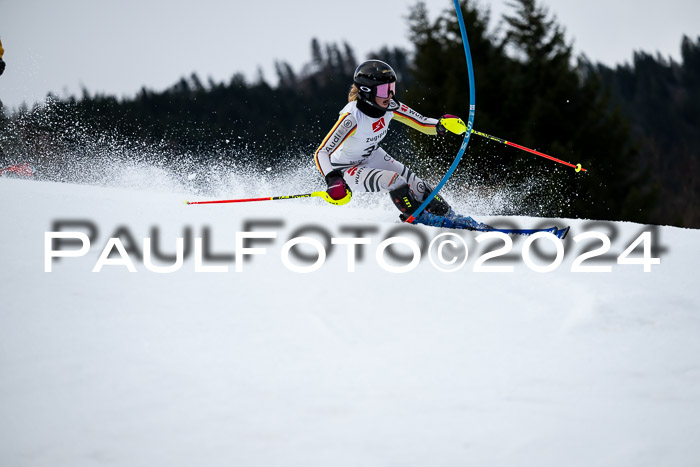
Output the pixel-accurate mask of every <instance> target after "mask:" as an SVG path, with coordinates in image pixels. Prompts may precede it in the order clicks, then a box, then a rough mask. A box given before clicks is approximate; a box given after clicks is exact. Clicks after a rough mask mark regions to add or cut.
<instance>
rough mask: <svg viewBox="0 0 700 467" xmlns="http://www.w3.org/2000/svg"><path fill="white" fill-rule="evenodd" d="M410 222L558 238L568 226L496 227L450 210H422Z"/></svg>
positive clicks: (449, 227)
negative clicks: (440, 213)
mask: <svg viewBox="0 0 700 467" xmlns="http://www.w3.org/2000/svg"><path fill="white" fill-rule="evenodd" d="M407 219H408V218H407V217H405V215H402V217H401V220H403V221H406V220H407ZM411 223H412V224H423V225H428V226H431V227H442V228H447V229H460V230H472V231H476V232H502V233H505V234H513V235H532V234H535V233H537V232H547V233H551V234H552V235H554V236H555V237H557V238H560V239H564V237H566V234H568V233H569V227H564V228H562V229H560V228H558V227H548V228H544V229H498V228H495V227H492V226H490V225H488V224H484V223H482V222H478V221H476V220H474V219H472V218H471V217H468V216H459V215H456V214H454V213H453V212H452V211H451V210H450V213H449V214H448V215H446V216H438V215H436V214H430V213H428V212H425V211H423V212H422V213H421V215H420V216H418V217H417V218H412V219H411Z"/></svg>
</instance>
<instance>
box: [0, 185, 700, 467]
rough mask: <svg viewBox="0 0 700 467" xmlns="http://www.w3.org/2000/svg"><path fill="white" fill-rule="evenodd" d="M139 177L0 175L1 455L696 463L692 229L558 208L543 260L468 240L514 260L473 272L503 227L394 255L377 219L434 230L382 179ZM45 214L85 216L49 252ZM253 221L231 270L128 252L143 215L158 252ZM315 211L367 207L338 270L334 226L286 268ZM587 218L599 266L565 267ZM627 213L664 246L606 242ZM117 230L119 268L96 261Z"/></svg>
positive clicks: (331, 222) (699, 373)
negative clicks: (320, 257) (286, 188)
mask: <svg viewBox="0 0 700 467" xmlns="http://www.w3.org/2000/svg"><path fill="white" fill-rule="evenodd" d="M140 185H141V186H138V187H132V188H104V187H94V186H79V185H69V184H58V183H50V182H35V181H25V180H9V179H2V178H0V199H2V200H3V202H2V205H1V206H0V219H2V228H1V229H0V236H1V241H0V265H1V266H0V284H1V285H0V287H2V300H1V303H2V304H1V305H0V307H1V310H2V311H0V465H2V466H3V467H5V466H7V467H10V466H12V467H22V466H33V467H34V466H47V467H48V466H50V467H57V466H71V467H74V466H98V465H115V466H130V467H135V466H144V467H146V466H148V467H152V466H156V465H162V466H192V465H203V466H231V465H236V466H329V465H333V466H390V465H397V466H398V465H401V466H427V465H430V466H464V465H474V466H509V467H510V466H552V467H561V466H563V465H566V466H592V465H595V466H611V467H612V466H614V467H619V466H650V467H652V466H653V467H657V466H659V465H669V466H670V465H672V466H676V467H679V466H697V465H700V444H698V442H697V440H698V439H700V339H699V338H698V336H700V295H699V294H698V292H697V285H698V283H697V276H695V272H694V270H695V268H697V266H698V258H700V246H699V242H700V233H699V232H698V231H697V230H686V229H678V228H671V227H661V228H658V229H650V228H647V227H645V226H641V225H636V224H630V223H603V224H599V225H597V226H594V225H593V224H591V223H587V222H586V221H581V220H571V221H569V220H559V221H557V222H556V223H557V224H559V225H563V224H570V225H571V226H572V230H571V233H570V234H569V237H568V238H567V240H566V241H565V242H564V246H565V255H564V259H563V262H562V264H561V265H560V266H559V267H558V268H557V269H556V270H555V271H554V272H549V273H537V272H534V271H532V270H531V269H530V268H529V267H528V266H527V265H526V264H525V263H524V262H523V260H522V259H521V258H520V256H519V255H520V252H521V251H522V249H523V245H524V241H525V240H524V238H522V237H518V238H515V239H514V246H513V249H512V251H511V252H510V253H509V255H508V257H507V259H506V260H505V261H504V262H498V261H496V260H490V261H487V262H486V263H485V265H487V266H488V265H490V266H504V265H506V266H507V265H512V266H513V270H514V271H513V272H511V273H506V272H502V273H498V272H496V273H478V272H474V271H473V269H474V265H475V262H476V260H477V258H478V257H479V256H480V255H481V254H483V253H484V252H487V251H493V250H495V249H497V248H498V247H499V246H501V245H502V244H503V243H502V242H501V243H499V242H498V241H490V242H485V243H483V244H477V243H476V242H475V237H476V234H474V233H469V232H464V233H460V236H461V238H463V239H464V240H465V242H466V243H467V244H468V246H469V248H470V252H469V257H468V260H467V262H466V264H465V265H464V267H463V268H462V269H461V270H460V271H458V272H454V273H444V272H440V271H438V270H437V269H436V268H435V267H434V266H433V265H432V264H431V263H430V261H429V260H428V259H427V257H426V256H425V255H424V256H423V259H422V260H421V261H420V263H418V265H417V266H416V267H415V268H414V269H413V270H411V271H410V272H407V273H404V274H397V273H392V272H389V271H387V270H385V269H386V268H384V267H382V266H381V265H380V264H379V263H378V262H377V259H376V257H375V252H376V251H377V247H378V245H379V244H380V243H381V242H382V241H383V240H384V239H385V238H386V237H387V236H390V235H392V236H393V235H398V236H399V237H401V238H406V239H410V240H415V241H417V240H419V239H421V238H424V239H425V238H427V239H428V240H433V239H434V238H435V237H437V236H438V235H439V234H441V233H444V231H440V230H437V229H432V228H427V227H423V226H416V227H411V226H409V227H408V230H401V231H398V233H396V232H392V229H396V228H397V227H399V228H403V227H402V226H400V225H398V224H395V223H393V220H394V218H395V217H396V216H395V213H394V212H392V210H391V207H389V206H388V205H387V204H382V203H385V201H382V202H380V203H379V204H378V205H377V204H376V201H375V199H376V198H375V199H372V200H367V199H365V200H363V199H361V197H358V200H356V201H353V203H351V204H350V205H349V206H346V207H333V206H330V205H327V204H323V202H322V201H320V200H317V199H312V200H301V201H281V202H274V203H273V202H267V203H249V204H239V205H219V206H185V205H183V200H184V199H185V198H186V197H189V199H194V198H197V197H196V196H194V195H192V193H173V192H172V191H169V190H160V189H159V187H158V186H157V184H156V183H155V181H154V180H151V181H149V180H144V181H142V182H141V183H140ZM149 187H150V188H149ZM261 194H262V193H260V194H257V195H261ZM270 194H277V193H270ZM280 194H281V193H280ZM222 195H223V194H222ZM228 195H230V196H241V195H243V193H229V194H228ZM479 220H483V221H496V219H493V218H488V217H479ZM511 220H512V219H511ZM57 221H60V222H65V221H81V222H83V226H82V227H80V228H78V230H85V224H86V223H87V224H90V225H93V226H95V227H96V228H97V236H96V237H95V238H93V239H92V242H91V249H90V251H89V252H88V253H87V254H86V255H85V256H82V257H79V258H62V259H60V260H55V259H54V260H53V261H52V263H51V266H52V272H45V243H44V239H45V232H50V231H52V230H53V229H54V226H55V224H54V223H55V222H57ZM251 221H266V222H272V223H273V224H271V225H268V226H267V227H266V226H264V225H261V224H259V223H258V224H257V225H256V226H254V228H253V230H255V231H258V232H259V231H267V232H274V233H275V235H276V236H277V237H276V238H275V239H273V240H271V241H269V242H268V243H264V242H257V243H254V244H253V245H252V246H256V247H259V248H262V247H265V248H266V249H267V251H266V254H265V255H255V256H254V257H252V259H251V260H250V261H247V262H244V263H242V264H243V271H242V272H236V265H237V264H238V263H237V262H235V261H234V260H233V259H232V258H231V257H229V258H223V259H222V260H220V261H214V260H213V259H212V258H211V257H206V258H204V259H203V265H202V266H203V267H228V272H218V273H216V272H208V273H204V272H195V258H194V256H195V255H194V254H193V253H192V252H190V254H188V255H187V258H186V259H185V261H184V264H183V265H182V268H181V269H179V270H178V271H176V272H173V273H169V274H159V273H156V272H152V271H150V270H148V269H147V268H146V266H145V264H144V262H143V261H142V260H141V259H140V258H139V255H138V254H133V251H134V250H133V248H136V250H139V251H140V252H142V250H143V245H142V241H143V239H144V238H147V237H153V232H154V231H155V232H156V233H157V234H158V235H159V245H158V248H159V250H160V251H162V252H164V253H167V254H174V253H175V241H176V240H175V239H176V238H177V237H190V238H203V237H204V236H205V234H208V235H209V238H208V241H207V242H206V243H207V245H208V249H209V251H210V252H211V253H212V254H214V255H219V256H222V255H230V256H233V254H234V252H235V250H236V243H235V238H236V233H237V232H242V231H243V230H244V227H246V222H251ZM515 221H516V223H517V224H518V226H519V227H522V228H525V227H531V226H534V225H535V224H539V223H541V219H532V218H515ZM275 223H276V224H275ZM550 223H551V222H550ZM310 227H313V228H316V229H317V230H318V229H319V228H321V229H326V230H327V231H328V232H329V233H330V235H331V236H334V237H351V236H353V235H352V234H350V233H348V232H349V230H348V229H353V228H357V227H364V228H367V229H369V230H365V231H364V232H363V233H361V234H360V236H361V237H363V238H366V239H369V240H370V242H371V243H370V245H367V246H366V247H365V250H364V256H363V257H362V258H361V259H358V261H357V263H356V266H355V267H356V272H354V273H353V272H348V264H347V247H343V246H337V247H336V248H335V249H334V250H333V251H332V252H329V254H328V258H327V260H326V261H325V264H324V265H323V266H322V267H321V268H320V269H319V270H318V271H316V272H312V273H309V274H300V273H296V272H293V271H291V270H290V269H289V268H287V267H286V266H285V265H284V264H283V262H282V260H281V253H282V249H283V245H284V244H285V243H286V241H287V240H288V239H290V238H296V237H298V236H299V234H298V232H297V230H298V229H299V228H302V229H308V228H310ZM594 227H595V228H594ZM188 229H189V230H188ZM63 230H73V229H70V228H63ZM591 230H598V231H601V232H603V233H605V234H606V235H608V236H610V237H611V238H612V245H611V248H610V251H609V255H608V257H606V258H607V260H606V261H604V262H597V263H596V262H591V261H589V262H584V263H583V264H584V265H589V266H592V265H599V266H600V265H609V266H611V267H612V272H609V273H602V272H601V273H573V272H571V271H570V270H571V267H572V263H573V262H574V260H575V259H576V257H577V256H578V255H579V254H581V253H582V252H585V251H590V250H593V249H595V248H597V247H598V246H600V244H601V243H600V242H599V241H593V240H589V241H585V242H581V243H580V244H576V243H575V242H574V240H573V237H575V236H576V235H578V234H581V233H583V232H587V231H591ZM644 230H652V231H653V235H654V239H655V241H656V242H658V245H659V247H660V249H659V250H657V251H656V252H657V253H658V255H657V256H658V257H659V258H660V259H661V264H660V265H654V266H652V267H651V272H649V273H644V272H643V268H642V266H639V265H617V264H616V263H615V258H616V257H617V256H618V255H619V254H620V253H622V251H623V250H624V249H625V248H626V247H627V246H628V245H629V244H630V243H632V241H633V240H634V239H636V238H637V237H638V235H639V234H640V233H641V232H642V231H644ZM115 233H117V236H119V237H120V238H121V239H122V240H123V243H124V244H125V247H129V248H128V249H130V250H131V251H132V254H130V258H131V259H132V260H133V263H134V267H135V269H136V271H137V272H135V273H130V272H128V271H127V268H126V267H125V266H117V265H109V264H106V265H104V267H103V268H102V270H101V272H99V273H94V272H92V270H93V268H94V267H95V265H96V263H98V260H99V258H100V254H101V253H102V250H103V248H104V247H105V245H106V244H107V241H108V239H109V238H110V237H111V236H114V234H115ZM306 234H307V235H311V236H313V237H314V238H318V239H320V240H323V237H321V236H319V235H318V234H317V233H316V234H309V233H308V231H307V232H306ZM154 241H155V240H154ZM538 242H542V243H543V244H545V243H546V242H547V240H546V239H545V240H540V241H538ZM132 247H133V248H132ZM74 248H76V247H75V246H72V247H65V249H74ZM304 251H307V250H304ZM395 251H397V252H399V253H402V254H407V253H408V252H409V250H408V248H407V247H399V248H397V249H396V250H395ZM447 251H448V252H449V251H450V250H449V249H448V250H447ZM290 258H291V260H292V261H293V262H295V263H296V264H298V265H301V266H304V265H308V264H309V263H302V262H300V260H299V259H298V258H295V257H293V256H292V257H290ZM387 261H388V262H389V263H390V265H393V266H395V267H399V266H402V265H404V266H405V265H406V264H408V261H404V262H403V263H401V262H397V261H396V260H392V259H391V258H388V260H387ZM538 261H539V262H540V263H541V264H544V263H545V262H546V261H543V260H538ZM154 262H155V264H156V265H157V266H167V263H166V262H162V261H158V260H154Z"/></svg>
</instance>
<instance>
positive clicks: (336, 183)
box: [326, 170, 350, 201]
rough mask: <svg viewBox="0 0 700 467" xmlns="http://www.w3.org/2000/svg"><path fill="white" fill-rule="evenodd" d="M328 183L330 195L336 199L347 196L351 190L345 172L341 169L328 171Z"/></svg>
mask: <svg viewBox="0 0 700 467" xmlns="http://www.w3.org/2000/svg"><path fill="white" fill-rule="evenodd" d="M326 184H327V185H328V189H327V190H326V192H327V193H328V196H330V197H331V198H333V199H334V200H336V201H337V200H340V199H343V198H345V197H346V196H347V195H348V193H349V192H350V187H349V186H348V184H347V183H345V179H343V173H342V172H341V171H340V170H334V171H332V172H328V175H326Z"/></svg>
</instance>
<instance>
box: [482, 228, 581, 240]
mask: <svg viewBox="0 0 700 467" xmlns="http://www.w3.org/2000/svg"><path fill="white" fill-rule="evenodd" d="M569 228H570V227H564V228H563V229H560V228H558V227H549V228H546V229H495V228H491V229H471V230H475V231H477V232H503V233H505V234H514V235H532V234H535V233H537V232H547V233H551V234H553V235H554V236H555V237H557V238H560V239H562V240H563V239H564V237H566V234H568V233H569Z"/></svg>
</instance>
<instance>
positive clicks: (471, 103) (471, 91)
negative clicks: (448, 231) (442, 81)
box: [406, 0, 476, 223]
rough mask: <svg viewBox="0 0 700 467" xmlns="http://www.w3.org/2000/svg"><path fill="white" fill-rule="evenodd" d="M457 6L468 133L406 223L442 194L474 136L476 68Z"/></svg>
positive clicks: (456, 4) (462, 19)
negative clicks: (466, 83) (466, 89)
mask: <svg viewBox="0 0 700 467" xmlns="http://www.w3.org/2000/svg"><path fill="white" fill-rule="evenodd" d="M454 4H455V10H457V19H458V20H459V29H460V31H461V32H462V43H463V44H464V55H465V56H466V59H467V68H468V70H469V121H468V122H467V131H466V132H465V134H464V140H463V141H462V146H461V147H460V148H459V152H458V153H457V156H456V157H455V160H454V161H453V162H452V165H451V166H450V169H449V170H448V171H447V173H446V174H445V176H444V177H442V180H440V183H438V184H437V186H436V187H435V188H434V189H433V191H432V192H431V193H430V194H429V195H428V196H426V197H425V200H424V201H423V203H422V204H421V205H420V206H418V209H416V210H415V211H414V212H413V214H412V215H411V216H410V217H408V219H406V222H408V223H412V222H413V221H414V220H415V218H416V217H418V216H420V214H421V213H422V212H423V210H424V209H425V208H426V207H427V206H428V204H430V202H431V201H432V200H433V198H434V197H435V196H436V195H437V194H438V193H439V192H440V190H441V189H442V187H443V186H445V183H447V180H449V179H450V177H451V176H452V173H453V172H454V171H455V169H456V168H457V165H458V164H459V161H460V160H461V159H462V156H463V155H464V151H466V150H467V145H468V144H469V137H470V136H471V134H472V128H473V127H474V113H475V112H476V105H475V104H474V67H473V65H472V54H471V52H470V50H469V40H468V39H467V30H466V27H465V26H464V18H463V16H462V8H461V7H460V5H459V0H454Z"/></svg>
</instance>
